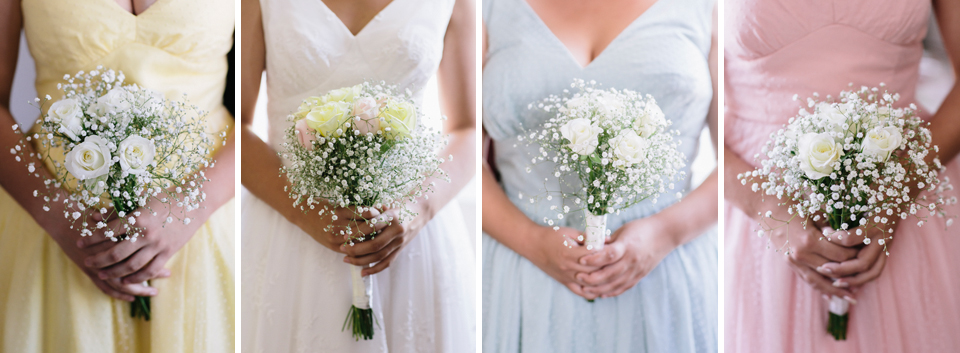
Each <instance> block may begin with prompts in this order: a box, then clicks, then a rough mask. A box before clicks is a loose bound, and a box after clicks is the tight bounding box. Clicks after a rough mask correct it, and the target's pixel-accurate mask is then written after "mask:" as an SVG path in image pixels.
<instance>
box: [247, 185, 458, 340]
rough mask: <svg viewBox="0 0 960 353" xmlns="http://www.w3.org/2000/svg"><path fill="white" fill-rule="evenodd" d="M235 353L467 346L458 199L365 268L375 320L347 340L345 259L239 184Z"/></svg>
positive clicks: (347, 272)
mask: <svg viewBox="0 0 960 353" xmlns="http://www.w3.org/2000/svg"><path fill="white" fill-rule="evenodd" d="M242 200H243V209H242V215H243V217H242V226H243V234H242V240H241V242H242V261H243V266H244V267H243V274H242V276H243V277H242V278H243V281H242V290H241V291H242V294H243V304H242V307H241V310H242V311H241V317H242V320H243V325H242V336H241V339H242V347H243V351H244V352H251V353H253V352H469V351H473V350H474V349H476V348H475V347H476V309H475V305H476V304H475V303H476V301H475V298H474V297H475V296H476V294H475V288H476V287H475V285H476V284H475V278H476V277H475V276H474V269H475V267H476V266H475V258H476V256H475V255H474V253H473V251H472V249H473V247H471V245H470V243H469V242H471V241H473V240H471V239H469V237H468V235H467V234H468V233H467V231H466V228H465V226H464V222H463V217H462V215H461V213H460V211H459V206H458V205H457V204H456V203H454V202H451V203H450V205H448V206H447V207H445V208H444V209H443V210H441V211H440V212H439V213H438V214H437V215H436V216H435V217H434V218H433V220H431V221H430V222H429V223H428V224H427V225H426V227H424V228H423V230H421V231H420V234H418V235H417V236H416V237H414V238H413V240H412V241H410V243H409V244H407V246H406V247H405V248H403V249H402V250H401V253H400V254H399V256H397V257H396V259H395V260H394V261H393V263H391V264H390V267H388V268H387V269H386V270H384V271H383V272H380V273H378V274H376V275H374V282H375V286H374V289H373V310H374V313H375V315H376V316H377V321H378V323H379V326H374V336H373V339H372V340H369V341H364V340H360V341H355V340H354V339H353V337H352V336H351V334H350V332H349V330H347V331H345V332H343V331H341V328H342V327H343V323H344V319H345V318H346V317H347V310H348V309H349V308H350V305H351V302H352V293H353V292H352V287H351V280H350V267H349V265H348V264H346V263H344V262H343V257H344V255H342V254H338V253H336V252H334V251H332V250H330V249H327V248H326V247H324V246H323V245H320V244H319V243H317V242H316V241H315V240H313V238H311V237H310V236H309V235H307V234H306V233H304V232H303V231H302V230H300V228H298V227H297V226H295V225H293V224H292V223H290V222H288V221H287V220H286V219H285V218H284V217H283V216H281V215H280V214H279V213H278V212H277V211H275V210H274V209H273V208H271V207H270V206H269V205H267V204H266V203H264V202H263V201H261V200H260V199H258V198H256V197H255V196H253V195H252V194H250V193H249V192H247V191H246V190H244V192H243V199H242Z"/></svg>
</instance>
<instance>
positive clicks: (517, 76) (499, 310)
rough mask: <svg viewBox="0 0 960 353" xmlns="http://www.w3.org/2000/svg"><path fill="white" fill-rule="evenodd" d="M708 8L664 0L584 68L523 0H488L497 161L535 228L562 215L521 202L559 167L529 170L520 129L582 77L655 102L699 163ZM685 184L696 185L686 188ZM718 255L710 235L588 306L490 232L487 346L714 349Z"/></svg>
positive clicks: (692, 1) (489, 114)
mask: <svg viewBox="0 0 960 353" xmlns="http://www.w3.org/2000/svg"><path fill="white" fill-rule="evenodd" d="M712 11H713V1H711V0H659V1H658V2H657V3H655V4H654V5H653V6H652V7H650V9H649V10H647V11H646V12H645V13H644V14H643V15H642V16H640V17H639V18H637V19H636V20H635V21H634V22H633V23H632V24H630V25H629V26H628V27H627V28H626V29H625V30H624V31H623V33H621V34H620V35H619V36H618V37H617V38H616V39H615V40H614V41H613V42H612V43H610V45H609V46H608V47H607V48H606V49H605V50H604V51H603V52H602V53H601V54H600V55H599V56H598V57H597V58H596V59H595V60H594V61H593V62H591V63H590V64H589V65H588V66H586V67H581V66H580V65H579V64H578V63H577V62H576V61H575V60H574V59H573V57H572V56H571V55H570V53H569V51H567V49H566V47H564V46H563V44H562V43H561V42H560V41H559V40H558V39H557V38H556V37H555V36H554V35H553V34H552V33H551V32H550V30H549V29H548V28H547V27H546V26H545V25H544V23H543V22H542V21H541V20H540V18H539V17H537V15H536V13H535V12H534V11H533V9H532V8H530V6H529V5H528V4H527V3H526V2H525V1H524V0H484V1H483V19H484V22H485V24H486V30H487V39H488V48H487V58H486V64H485V67H484V70H483V127H484V129H485V130H486V132H487V133H488V134H489V136H490V137H491V138H492V139H493V140H494V158H495V160H494V162H495V164H496V168H497V169H498V171H499V173H500V176H501V186H502V187H503V188H504V190H505V192H506V194H507V196H508V197H510V199H511V201H513V202H514V203H515V204H516V205H517V206H518V207H519V208H520V209H521V210H522V211H523V212H524V213H525V214H526V215H527V216H528V217H530V218H531V219H533V220H534V221H537V222H539V223H543V220H544V217H548V216H550V217H551V218H553V217H552V216H555V215H554V214H553V213H554V212H550V211H549V207H550V203H547V202H542V203H536V204H531V203H530V202H529V200H528V199H526V198H524V199H521V197H520V195H521V193H522V194H523V195H536V194H538V193H542V192H543V189H544V178H545V177H547V176H549V175H550V174H552V170H553V166H552V165H539V166H534V167H533V171H532V173H527V171H526V169H527V168H528V167H530V166H531V165H530V163H529V161H530V158H531V156H532V155H533V153H534V152H536V150H535V147H529V146H528V145H526V144H525V143H518V142H517V135H518V134H519V133H520V128H521V124H522V126H527V127H534V126H537V125H538V124H539V123H540V122H542V121H543V120H544V119H546V118H547V116H546V114H544V113H538V112H537V111H535V110H529V109H528V108H527V105H528V104H529V103H531V102H535V101H539V100H541V99H543V98H545V97H547V96H549V95H551V94H562V91H563V90H564V89H570V83H571V82H572V81H573V80H574V79H576V78H579V79H584V80H587V81H590V80H596V82H597V83H598V84H601V85H602V86H603V87H612V88H617V89H625V88H626V89H632V90H636V91H638V92H642V93H648V94H651V95H653V96H654V97H655V98H656V99H657V102H658V104H659V105H660V107H661V108H662V109H663V111H664V113H665V114H666V117H667V118H668V119H670V120H672V121H673V128H675V129H678V130H680V133H681V134H680V136H679V139H680V140H681V141H682V144H681V147H680V148H681V151H682V152H683V153H684V154H685V155H686V156H687V159H688V161H692V160H693V159H694V157H696V151H697V147H698V146H697V142H698V137H699V135H700V133H701V131H702V130H703V128H704V126H705V124H706V121H705V119H706V115H707V110H708V108H709V105H710V101H711V99H712V95H713V91H712V85H711V80H710V71H709V67H708V63H707V62H708V53H709V50H710V39H711V29H712ZM686 172H687V175H688V176H689V173H690V171H689V169H688V170H687V171H686ZM550 179H551V180H553V178H550ZM688 179H689V178H688ZM680 184H681V185H679V186H678V188H682V189H683V190H684V192H687V191H689V190H690V185H689V181H685V182H683V183H680ZM553 187H560V186H559V183H557V184H555V185H554V186H553ZM675 193H676V192H675V191H674V192H668V194H669V195H663V196H661V197H660V199H659V200H658V202H657V203H653V202H652V200H648V201H646V202H643V203H641V204H639V205H636V206H634V207H631V208H629V209H627V210H625V211H623V212H621V213H620V215H611V216H610V217H609V218H608V221H607V225H608V227H609V228H610V229H617V228H618V227H620V226H621V225H622V224H624V223H625V222H629V221H631V220H634V219H638V218H643V217H647V216H650V215H653V214H655V213H657V212H658V211H660V210H661V209H663V208H666V207H667V206H670V205H671V204H673V203H675V202H677V199H676V196H675ZM560 225H561V226H572V227H574V228H578V229H583V221H582V217H565V218H564V219H563V220H562V221H561V224H560ZM515 236H525V235H524V234H516V235H515ZM558 239H559V238H558ZM717 256H718V255H717V234H716V230H713V231H711V232H708V233H707V234H703V235H701V236H699V237H697V238H696V239H694V240H692V241H690V242H689V243H687V244H684V245H682V246H680V247H678V248H677V249H676V250H674V251H673V252H672V253H670V254H669V255H668V256H667V257H666V258H665V259H664V260H663V262H661V263H660V264H659V265H658V266H657V267H656V268H655V269H654V270H653V271H652V272H651V273H650V274H649V275H647V276H646V277H645V278H643V279H642V280H640V282H639V283H638V284H637V285H636V286H635V287H633V288H631V289H630V290H628V291H626V292H625V293H623V294H621V295H620V296H617V297H614V298H608V299H598V300H596V301H595V302H593V303H589V302H587V301H586V300H584V299H583V298H582V297H579V296H577V295H575V294H573V293H572V292H571V291H570V290H568V289H567V288H566V287H565V286H563V285H561V284H560V283H559V282H557V281H555V280H554V279H553V278H551V277H550V276H548V275H547V274H546V273H544V272H543V271H541V270H540V269H539V268H538V267H536V266H535V265H533V264H532V263H531V262H530V261H528V260H527V259H525V258H523V257H521V256H519V255H518V254H517V253H515V252H514V251H513V250H511V249H509V248H507V247H506V246H504V245H502V244H500V243H499V242H497V241H496V240H495V239H493V238H491V237H490V236H489V235H484V236H483V338H482V339H483V351H484V352H519V351H524V352H560V353H563V352H715V351H717V315H718V314H717V307H718V298H717V295H718V294H717V290H718V288H717V283H718V279H717V273H718V271H717V266H718V261H717Z"/></svg>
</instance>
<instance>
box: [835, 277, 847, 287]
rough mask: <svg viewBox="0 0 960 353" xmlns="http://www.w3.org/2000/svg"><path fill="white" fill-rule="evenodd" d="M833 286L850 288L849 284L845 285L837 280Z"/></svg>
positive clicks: (845, 283)
mask: <svg viewBox="0 0 960 353" xmlns="http://www.w3.org/2000/svg"><path fill="white" fill-rule="evenodd" d="M833 286H834V287H837V288H847V287H850V283H847V282H844V281H841V280H839V279H838V280H836V281H833Z"/></svg>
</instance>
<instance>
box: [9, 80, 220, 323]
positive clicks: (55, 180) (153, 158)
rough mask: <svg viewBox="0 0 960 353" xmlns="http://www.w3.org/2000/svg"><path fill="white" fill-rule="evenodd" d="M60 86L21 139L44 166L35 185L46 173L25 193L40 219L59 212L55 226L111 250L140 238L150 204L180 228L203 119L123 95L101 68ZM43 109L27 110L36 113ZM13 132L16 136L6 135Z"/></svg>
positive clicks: (201, 150)
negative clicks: (112, 224)
mask: <svg viewBox="0 0 960 353" xmlns="http://www.w3.org/2000/svg"><path fill="white" fill-rule="evenodd" d="M63 79H64V80H65V82H66V84H58V85H57V86H58V88H59V89H60V90H62V91H63V93H64V96H63V98H61V99H60V100H58V101H56V102H54V103H53V104H51V105H50V107H49V109H48V110H47V114H45V115H44V116H43V118H42V119H40V120H39V121H38V122H37V125H36V126H35V127H34V128H33V129H32V130H31V132H29V133H26V134H25V135H26V136H25V138H24V139H23V141H24V142H23V143H33V144H34V146H36V147H37V151H38V152H34V153H32V155H31V156H29V157H30V158H35V159H39V160H41V161H42V162H43V163H44V165H41V166H37V165H34V163H29V164H28V166H27V168H28V171H29V172H30V173H31V174H33V175H35V176H36V177H44V175H43V174H40V173H38V172H37V168H44V167H46V168H48V170H49V171H50V178H47V179H45V180H44V184H46V185H47V188H46V189H45V190H34V192H33V194H34V196H36V197H42V198H43V200H44V201H45V202H46V203H47V204H46V205H44V206H43V209H44V211H48V212H49V211H50V210H51V209H52V208H51V207H50V206H52V205H53V204H55V203H62V204H63V206H64V207H62V208H58V209H63V210H66V211H64V217H66V219H67V220H69V221H71V222H72V223H73V226H72V228H74V229H77V230H78V231H79V232H80V234H81V235H82V236H92V235H94V232H95V231H98V230H101V229H103V234H104V235H105V236H106V237H108V238H110V239H111V240H113V241H122V240H127V241H131V242H135V241H137V238H138V237H139V236H141V235H142V234H143V230H144V229H143V228H142V227H140V226H138V225H137V217H140V216H141V215H142V214H143V212H149V213H151V214H152V215H157V211H155V210H153V209H151V208H150V205H151V201H154V200H157V201H160V202H161V203H163V204H167V205H171V207H170V209H174V207H172V205H176V209H180V210H182V211H181V212H178V213H177V214H174V213H169V214H168V217H167V218H166V222H167V223H171V222H174V219H176V221H178V222H184V223H190V221H191V219H190V218H188V217H187V216H186V212H188V211H191V210H194V209H197V208H199V207H200V204H201V203H202V202H203V200H204V199H205V198H206V193H204V192H202V191H201V188H202V187H203V184H204V182H206V181H208V179H206V178H205V177H204V175H203V171H199V173H197V169H198V168H200V167H212V166H213V164H214V161H213V160H211V158H210V156H209V153H210V151H211V149H212V148H213V144H214V142H213V140H212V138H211V137H210V136H209V135H208V134H207V131H206V127H205V126H204V124H203V119H202V117H203V115H204V114H205V113H203V112H202V111H200V110H199V109H198V108H197V107H193V106H187V105H186V104H185V103H183V102H173V101H169V100H166V99H164V98H163V96H161V95H160V94H159V93H156V92H154V91H151V90H149V89H145V88H142V87H139V86H137V85H135V84H131V85H124V82H123V80H124V75H123V73H122V72H119V73H117V72H115V71H113V70H110V69H104V68H102V67H97V69H96V70H94V71H91V72H89V73H84V72H83V71H80V72H78V73H77V74H76V75H75V76H72V77H71V76H70V75H66V76H64V78H63ZM50 100H52V99H51V98H50V96H47V97H46V99H44V100H40V99H39V98H38V99H36V102H37V103H38V104H39V105H40V107H42V106H44V105H45V104H46V103H47V102H48V101H50ZM14 130H16V131H17V132H19V131H20V129H19V127H18V126H16V125H15V126H14ZM223 136H225V133H221V137H223ZM26 150H27V149H25V148H23V147H21V145H18V146H16V147H15V148H14V149H13V150H12V151H11V153H13V154H15V155H17V156H16V159H17V160H18V161H19V160H21V157H27V156H24V155H23V154H24V151H26ZM88 211H89V212H88ZM97 213H99V216H98V217H97V218H93V215H95V214H97ZM113 219H117V220H118V221H119V224H120V230H119V231H115V230H114V229H105V228H107V223H106V222H108V221H110V220H113ZM130 314H131V316H133V317H142V318H143V319H145V320H150V301H149V297H136V300H135V301H134V302H133V303H132V304H131V313H130Z"/></svg>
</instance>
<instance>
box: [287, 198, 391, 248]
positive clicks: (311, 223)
mask: <svg viewBox="0 0 960 353" xmlns="http://www.w3.org/2000/svg"><path fill="white" fill-rule="evenodd" d="M379 215H380V211H379V210H377V209H374V208H371V209H368V210H366V211H364V212H362V213H358V212H357V211H356V209H355V208H353V207H345V208H342V207H338V208H336V209H334V212H333V213H332V214H331V213H330V212H328V211H325V212H324V213H323V215H320V214H319V211H310V212H307V213H297V214H296V215H295V216H293V217H294V219H291V220H290V221H291V222H292V223H293V224H296V225H297V226H298V227H300V229H301V230H303V231H304V232H305V233H307V234H309V235H310V237H311V238H313V240H316V241H317V242H318V243H320V245H323V246H325V247H326V248H327V249H330V250H333V251H336V252H338V253H341V254H343V253H344V252H343V251H341V250H340V246H341V245H343V243H344V234H341V233H340V232H341V231H346V230H347V229H350V231H351V232H352V235H353V236H354V237H359V234H363V235H364V236H366V235H370V234H373V233H374V232H378V231H380V230H381V229H383V228H384V227H386V226H387V223H384V222H379V223H375V224H373V225H371V224H369V223H372V222H367V221H368V220H372V219H373V218H375V217H377V216H379ZM331 226H332V227H331Z"/></svg>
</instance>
